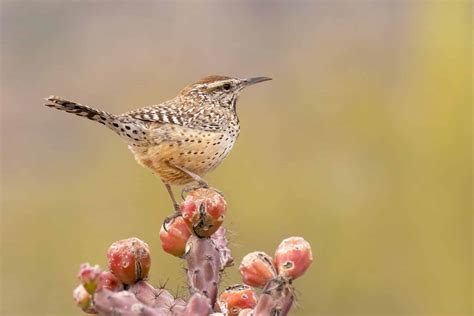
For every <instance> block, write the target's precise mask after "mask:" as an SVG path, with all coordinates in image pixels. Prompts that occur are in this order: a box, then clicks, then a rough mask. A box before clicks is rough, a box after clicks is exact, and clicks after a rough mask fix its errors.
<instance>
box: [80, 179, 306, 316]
mask: <svg viewBox="0 0 474 316" xmlns="http://www.w3.org/2000/svg"><path fill="white" fill-rule="evenodd" d="M226 210H227V204H226V202H225V200H224V198H223V197H222V195H221V194H219V193H217V192H215V191H214V190H211V189H202V188H201V189H197V190H195V191H192V192H190V193H189V194H188V195H187V197H186V199H185V201H184V202H183V203H182V204H181V211H182V215H183V216H182V217H178V218H175V219H174V220H173V221H172V222H171V223H167V224H166V225H167V226H166V227H162V229H161V231H160V240H161V245H162V248H163V250H164V251H166V252H167V253H169V254H172V255H174V256H176V257H178V258H181V259H182V260H184V261H185V263H186V276H187V284H188V289H189V295H190V296H189V298H188V299H187V300H184V299H182V298H177V297H174V296H173V295H172V294H171V293H170V292H169V291H167V290H166V289H165V288H155V287H154V286H153V285H151V284H150V283H149V282H148V280H147V278H148V272H149V269H150V266H151V256H150V252H149V250H148V245H147V244H146V243H145V242H143V241H141V240H140V239H138V238H128V239H124V240H120V241H117V242H115V243H113V244H112V245H111V246H110V248H109V250H108V252H107V259H108V269H109V271H102V270H101V269H100V268H99V266H97V265H96V266H91V265H89V264H81V266H80V271H79V276H78V278H79V281H80V284H79V286H78V287H77V288H76V289H75V290H74V292H73V297H74V299H75V301H76V303H77V305H78V306H79V307H80V308H81V309H82V310H83V311H84V312H86V313H89V314H100V315H111V316H112V315H113V316H116V315H123V316H127V315H150V316H169V315H171V316H185V315H196V316H200V315H202V316H207V315H214V316H218V315H229V316H230V315H232V316H234V315H238V316H243V315H253V316H260V315H287V314H288V312H289V310H290V308H291V306H292V304H293V302H294V300H295V295H294V288H293V280H294V279H296V278H298V277H300V276H301V275H302V274H303V273H304V272H305V271H306V270H307V269H308V267H309V266H310V264H311V262H312V254H311V247H310V245H309V243H308V242H307V241H305V240H304V239H303V238H301V237H290V238H287V239H285V240H283V241H282V242H281V244H280V245H279V246H278V247H277V250H276V252H275V257H274V259H273V258H272V257H271V256H269V255H267V254H265V253H264V252H260V251H256V252H252V253H249V254H248V255H246V256H245V257H244V258H243V259H242V262H241V264H240V267H239V272H240V274H241V277H242V281H243V282H244V284H236V285H233V286H230V287H228V288H227V289H225V290H224V291H223V292H222V293H221V294H220V295H219V296H218V287H219V283H220V281H221V276H222V272H223V271H224V269H226V268H227V267H230V266H232V265H233V262H234V259H233V257H232V255H231V252H230V249H229V247H228V241H227V238H226V230H225V228H224V227H222V226H221V225H222V223H223V219H224V214H225V212H226ZM258 289H261V290H258ZM258 292H260V294H258Z"/></svg>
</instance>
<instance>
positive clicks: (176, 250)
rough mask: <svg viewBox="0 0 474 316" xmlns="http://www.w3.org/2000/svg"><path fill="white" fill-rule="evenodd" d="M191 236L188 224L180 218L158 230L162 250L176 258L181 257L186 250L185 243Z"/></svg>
mask: <svg viewBox="0 0 474 316" xmlns="http://www.w3.org/2000/svg"><path fill="white" fill-rule="evenodd" d="M189 236H191V231H190V230H189V228H188V224H187V223H186V222H185V221H184V219H183V218H182V217H177V218H175V219H174V220H173V221H172V222H171V223H169V224H167V226H166V229H165V228H164V227H163V226H162V227H161V230H160V241H161V247H162V248H163V250H164V251H165V252H167V253H169V254H172V255H173V256H176V257H182V256H183V255H184V252H185V250H186V242H187V241H188V239H189Z"/></svg>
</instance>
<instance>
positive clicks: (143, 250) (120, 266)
mask: <svg viewBox="0 0 474 316" xmlns="http://www.w3.org/2000/svg"><path fill="white" fill-rule="evenodd" d="M107 259H108V265H109V269H110V271H111V272H112V273H113V274H114V275H115V276H116V277H117V279H119V280H120V282H122V283H125V284H128V285H131V284H134V283H135V282H137V281H138V280H142V279H145V278H146V277H147V276H148V272H149V271H150V264H151V258H150V251H149V249H148V245H147V244H146V243H145V242H143V241H141V240H140V239H138V238H135V237H132V238H128V239H123V240H119V241H116V242H114V243H113V244H112V245H111V246H110V248H109V250H108V251H107Z"/></svg>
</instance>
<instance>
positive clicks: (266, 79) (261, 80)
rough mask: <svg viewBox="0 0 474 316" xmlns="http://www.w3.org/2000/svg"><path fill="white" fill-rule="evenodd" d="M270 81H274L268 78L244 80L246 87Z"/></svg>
mask: <svg viewBox="0 0 474 316" xmlns="http://www.w3.org/2000/svg"><path fill="white" fill-rule="evenodd" d="M268 80H272V78H268V77H254V78H248V79H244V80H242V82H243V84H244V86H246V87H247V86H251V85H253V84H256V83H259V82H264V81H268Z"/></svg>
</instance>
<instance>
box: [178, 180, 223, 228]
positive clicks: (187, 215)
mask: <svg viewBox="0 0 474 316" xmlns="http://www.w3.org/2000/svg"><path fill="white" fill-rule="evenodd" d="M180 209H181V214H182V216H183V219H184V221H185V222H186V223H187V224H188V227H189V229H190V230H191V231H193V232H194V233H195V234H196V235H197V236H198V237H209V236H211V235H212V234H214V232H216V231H217V230H218V229H219V227H220V226H221V225H222V222H223V221H224V216H225V212H226V210H227V203H226V202H225V200H224V198H223V197H222V195H221V194H219V193H217V192H216V191H214V190H212V189H205V188H200V189H197V190H194V191H191V192H190V193H189V194H188V195H187V196H186V199H185V200H184V202H183V203H181V206H180Z"/></svg>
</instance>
